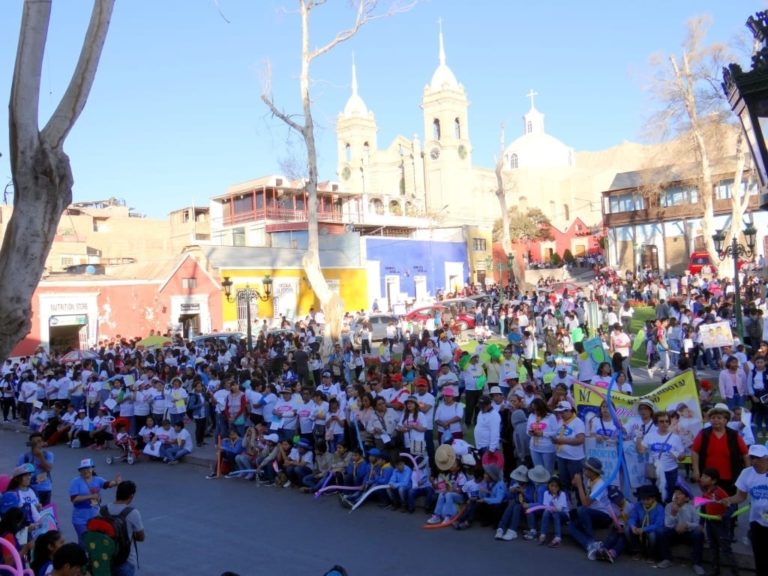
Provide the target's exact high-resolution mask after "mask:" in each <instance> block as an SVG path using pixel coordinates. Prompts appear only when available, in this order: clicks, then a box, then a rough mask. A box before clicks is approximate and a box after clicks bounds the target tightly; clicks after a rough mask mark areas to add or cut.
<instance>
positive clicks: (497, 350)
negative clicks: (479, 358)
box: [485, 344, 501, 360]
mask: <svg viewBox="0 0 768 576" xmlns="http://www.w3.org/2000/svg"><path fill="white" fill-rule="evenodd" d="M485 351H486V352H488V357H489V358H493V359H494V360H498V359H499V358H501V347H500V346H499V345H498V344H489V345H488V347H487V348H486V349H485Z"/></svg>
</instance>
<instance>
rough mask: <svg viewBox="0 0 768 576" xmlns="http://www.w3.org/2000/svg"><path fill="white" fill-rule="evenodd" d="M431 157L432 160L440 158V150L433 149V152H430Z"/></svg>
mask: <svg viewBox="0 0 768 576" xmlns="http://www.w3.org/2000/svg"><path fill="white" fill-rule="evenodd" d="M429 157H430V158H432V160H437V159H438V158H440V148H437V147H435V148H432V150H430V151H429Z"/></svg>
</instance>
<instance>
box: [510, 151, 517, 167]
mask: <svg viewBox="0 0 768 576" xmlns="http://www.w3.org/2000/svg"><path fill="white" fill-rule="evenodd" d="M509 167H510V168H511V169H512V170H514V169H516V168H517V154H512V156H510V157H509Z"/></svg>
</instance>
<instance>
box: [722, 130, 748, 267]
mask: <svg viewBox="0 0 768 576" xmlns="http://www.w3.org/2000/svg"><path fill="white" fill-rule="evenodd" d="M743 147H744V133H743V132H739V137H738V139H737V140H736V172H735V175H734V178H733V189H732V190H731V226H730V231H729V233H728V234H727V235H726V237H725V242H726V245H727V246H730V245H731V242H732V239H733V238H739V237H740V236H741V233H742V229H743V228H742V221H743V220H744V214H745V213H746V211H747V207H748V206H749V186H746V187H745V190H744V193H742V192H741V181H742V179H743V178H744V168H745V167H746V156H745V154H744V151H743ZM717 275H718V277H720V278H723V277H727V278H730V277H732V276H733V256H732V255H731V254H730V252H729V254H728V257H727V258H725V259H724V260H723V261H722V262H720V265H719V266H718V268H717Z"/></svg>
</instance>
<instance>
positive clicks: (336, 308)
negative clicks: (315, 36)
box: [261, 0, 415, 358]
mask: <svg viewBox="0 0 768 576" xmlns="http://www.w3.org/2000/svg"><path fill="white" fill-rule="evenodd" d="M298 2H299V14H300V17H301V73H300V75H299V91H300V93H301V102H302V115H303V122H300V121H299V120H297V119H296V116H294V115H291V114H288V113H286V112H285V111H283V110H281V109H280V108H278V106H277V105H276V104H275V101H274V97H273V94H272V89H271V74H270V71H269V70H268V71H267V77H266V79H265V85H264V89H263V91H262V94H261V99H262V101H263V102H264V104H266V105H267V107H268V108H269V110H270V112H271V113H272V115H273V116H276V117H277V118H279V119H280V120H282V121H283V122H285V124H287V125H288V126H289V127H290V128H291V129H292V130H294V131H295V132H296V133H298V134H300V135H301V137H302V138H303V139H304V144H305V145H306V148H307V177H306V181H305V185H306V189H307V196H308V199H307V219H308V222H307V234H308V245H307V251H306V253H305V254H304V258H303V262H302V265H303V267H304V272H305V274H306V275H307V279H308V280H309V283H310V285H311V286H312V290H314V292H315V295H316V296H317V299H318V300H319V301H320V306H321V307H322V309H323V313H324V315H325V333H324V336H325V338H323V348H322V351H321V354H322V356H323V358H325V357H327V356H328V355H329V354H330V350H331V347H332V345H333V341H334V340H337V339H338V338H339V337H340V336H341V325H342V319H343V315H344V302H343V301H342V299H341V297H340V296H339V295H338V294H336V293H334V292H332V291H331V289H330V287H329V286H328V282H327V281H326V279H325V276H323V271H322V269H321V267H320V241H319V234H318V222H317V182H318V173H317V148H316V145H315V123H314V120H313V118H312V100H311V95H310V73H309V71H310V66H311V65H312V62H313V61H314V60H315V59H316V58H318V57H319V56H322V55H323V54H327V53H328V52H330V51H331V50H332V49H333V48H335V47H336V46H338V45H339V44H341V43H342V42H346V41H347V40H349V39H351V38H352V37H354V36H355V34H357V33H358V31H359V30H360V28H361V27H363V26H364V25H365V24H368V23H369V22H372V21H373V20H378V19H380V18H384V17H387V16H391V15H394V14H397V13H400V12H406V11H408V10H410V9H411V8H412V7H413V6H414V5H415V1H414V2H391V3H389V4H388V6H387V8H386V9H381V7H380V5H379V4H380V3H379V2H378V1H377V0H355V1H354V2H353V5H354V7H355V20H354V22H353V24H352V26H350V27H349V28H347V29H345V30H342V31H341V32H339V33H338V34H336V36H335V37H334V38H332V39H331V40H329V41H328V42H327V43H326V44H323V45H321V46H320V47H319V48H310V35H309V19H310V14H311V12H312V11H313V10H314V9H315V8H318V7H319V6H322V5H323V4H325V0H298Z"/></svg>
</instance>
